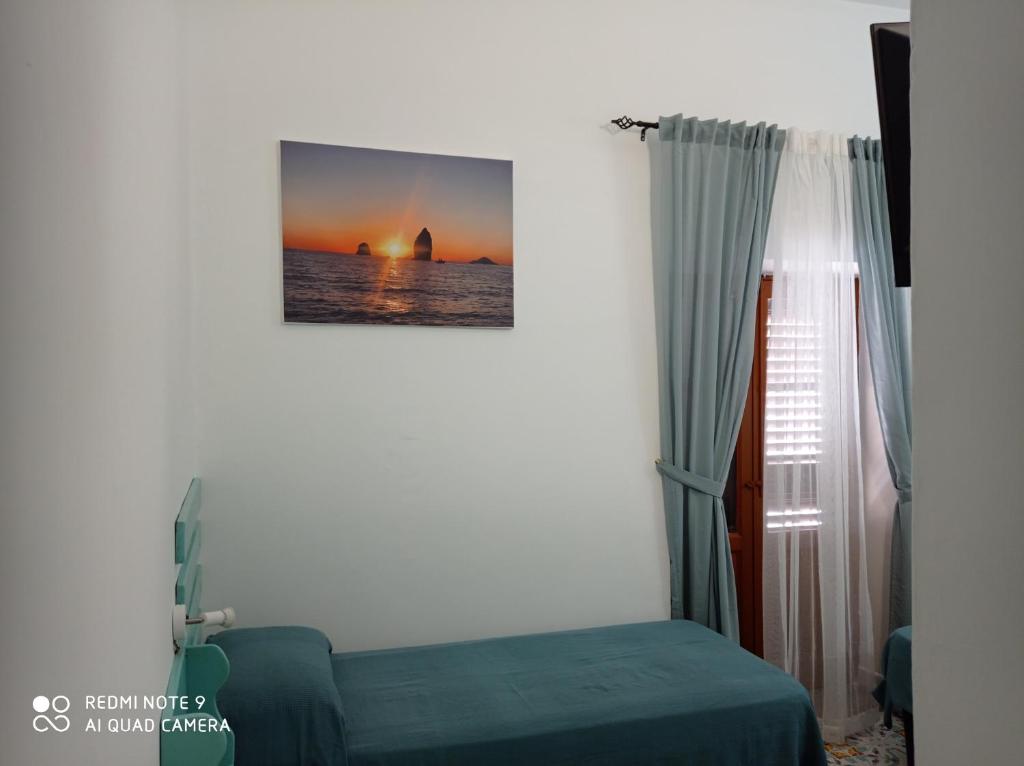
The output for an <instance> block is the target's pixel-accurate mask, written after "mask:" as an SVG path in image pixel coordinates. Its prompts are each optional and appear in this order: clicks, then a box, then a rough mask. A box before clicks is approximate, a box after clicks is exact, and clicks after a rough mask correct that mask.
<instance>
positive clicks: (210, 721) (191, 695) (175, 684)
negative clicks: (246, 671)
mask: <svg viewBox="0 0 1024 766" xmlns="http://www.w3.org/2000/svg"><path fill="white" fill-rule="evenodd" d="M201 504H202V486H201V484H200V481H199V479H198V478H196V479H193V480H192V484H191V485H190V486H189V488H188V493H187V494H186V495H185V501H184V502H183V503H182V504H181V510H180V511H179V512H178V518H177V519H176V520H175V522H174V562H175V563H176V564H178V578H177V581H176V582H175V585H174V603H175V604H177V605H183V606H184V607H185V609H186V613H187V614H188V615H189V616H192V615H198V614H199V613H200V612H201V611H202V610H201V608H200V607H201V602H202V593H203V568H202V566H201V565H200V564H199V551H200V548H201V545H202V523H201V522H200V521H199V510H200V506H201ZM202 631H203V626H202V625H199V624H196V625H189V626H187V627H186V629H185V634H184V639H183V640H181V641H178V642H176V646H175V654H174V660H173V661H172V662H171V677H170V679H169V680H168V682H167V696H168V697H176V698H177V699H178V704H176V705H174V706H173V707H171V706H168V708H167V709H166V710H165V711H164V713H163V716H162V718H161V721H160V766H232V765H233V764H234V760H235V737H234V734H232V732H231V731H230V730H227V729H226V728H225V726H224V724H223V719H222V718H221V715H220V712H219V711H218V710H217V691H218V690H219V689H220V687H221V686H223V685H224V682H225V681H226V680H227V678H228V670H229V668H228V659H227V657H225V656H224V652H223V651H221V649H220V647H218V646H213V645H212V644H204V643H203V635H202ZM200 698H201V699H202V707H197V705H198V703H199V700H200Z"/></svg>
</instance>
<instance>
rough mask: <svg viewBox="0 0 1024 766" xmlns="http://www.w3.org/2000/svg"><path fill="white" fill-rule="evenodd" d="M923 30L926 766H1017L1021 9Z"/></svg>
mask: <svg viewBox="0 0 1024 766" xmlns="http://www.w3.org/2000/svg"><path fill="white" fill-rule="evenodd" d="M913 13H914V26H913V31H912V45H913V54H912V63H911V69H912V80H911V133H912V136H911V138H912V145H913V168H912V190H913V191H912V222H913V230H912V242H911V252H912V258H913V279H914V307H913V312H914V315H913V321H914V520H913V524H914V560H913V579H914V616H913V619H914V713H915V719H916V722H917V733H918V752H919V756H918V762H919V763H922V764H928V766H943V765H944V764H950V766H953V765H956V766H959V765H960V764H964V763H1000V762H1002V763H1009V762H1013V761H1019V758H1020V742H1019V740H1020V722H1021V712H1020V701H1021V689H1022V688H1024V638H1022V636H1024V614H1022V611H1021V605H1022V603H1024V599H1022V597H1021V583H1022V582H1024V555H1021V550H1020V546H1021V541H1024V503H1022V501H1021V492H1020V486H1019V477H1020V474H1021V455H1022V452H1024V406H1022V405H1021V383H1020V381H1021V376H1022V374H1024V343H1022V338H1024V302H1022V300H1021V286H1022V285H1024V248H1022V247H1021V181H1022V179H1024V154H1022V152H1021V151H1020V147H1019V146H1018V143H1019V135H1020V130H1019V126H1020V125H1021V124H1022V123H1024V98H1022V95H1024V93H1022V86H1021V83H1022V82H1024V48H1022V47H1021V40H1022V39H1024V7H1022V6H1021V4H1020V2H1018V0H990V2H986V3H970V4H965V3H961V2H958V0H920V1H918V2H915V4H914V10H913ZM953 731H955V732H956V735H955V736H951V735H950V732H953Z"/></svg>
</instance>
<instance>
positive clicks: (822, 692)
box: [764, 130, 877, 742]
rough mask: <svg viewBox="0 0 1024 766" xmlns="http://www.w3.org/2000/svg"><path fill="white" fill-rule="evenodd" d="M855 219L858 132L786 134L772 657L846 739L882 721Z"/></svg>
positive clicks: (776, 323)
mask: <svg viewBox="0 0 1024 766" xmlns="http://www.w3.org/2000/svg"><path fill="white" fill-rule="evenodd" d="M851 215H852V213H851V198H850V164H849V156H848V150H847V141H846V139H845V138H842V137H840V136H833V135H826V134H805V133H801V132H799V131H797V130H789V131H787V138H786V146H785V150H784V151H783V153H782V156H781V159H780V164H779V179H778V186H777V187H776V191H775V201H774V203H773V205H772V217H771V224H770V228H769V231H768V244H767V249H766V251H765V262H766V268H770V269H771V271H772V274H773V280H772V297H771V306H770V310H769V328H768V334H769V337H768V354H767V366H768V381H767V383H768V390H767V397H766V408H765V417H766V420H765V467H764V509H765V525H766V528H765V534H764V651H765V658H766V659H768V660H769V661H770V662H773V663H775V664H776V665H778V666H779V667H781V668H783V669H784V670H786V671H787V672H789V673H791V674H793V675H794V676H796V677H797V678H798V679H799V680H800V681H801V682H802V683H803V684H804V685H805V686H806V687H807V689H808V690H809V691H810V693H811V697H812V699H813V701H814V706H815V709H816V710H817V712H818V717H819V719H820V720H821V724H822V734H823V735H824V737H825V739H826V740H828V741H833V742H836V741H842V740H843V739H844V738H845V737H846V736H847V735H848V734H852V733H854V732H856V731H858V730H860V729H862V728H864V727H865V726H867V725H870V724H871V723H872V722H873V720H874V719H875V718H876V717H877V712H876V705H875V704H874V702H873V700H872V699H871V697H870V690H871V689H872V687H873V686H874V681H875V678H876V674H875V658H874V645H873V628H872V621H871V604H870V602H869V592H868V580H867V571H866V556H865V547H864V504H863V479H862V473H861V463H860V454H861V451H860V416H859V403H858V376H857V304H856V301H857V299H856V288H855V281H856V259H855V256H854V251H853V234H852V228H851Z"/></svg>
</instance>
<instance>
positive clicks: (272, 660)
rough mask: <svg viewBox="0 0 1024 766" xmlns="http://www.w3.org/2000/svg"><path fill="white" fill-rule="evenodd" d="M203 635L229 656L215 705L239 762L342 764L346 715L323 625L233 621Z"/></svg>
mask: <svg viewBox="0 0 1024 766" xmlns="http://www.w3.org/2000/svg"><path fill="white" fill-rule="evenodd" d="M207 643H208V644H214V645H216V646H219V647H220V648H221V649H222V650H223V651H224V654H225V655H227V658H228V662H230V663H231V674H230V676H229V677H228V680H227V683H225V684H224V686H223V687H221V689H220V691H219V692H218V693H217V706H218V707H219V709H220V711H221V714H222V715H223V716H224V718H225V719H226V720H227V722H228V725H229V726H231V728H232V730H233V731H234V733H235V763H236V764H237V765H238V766H298V764H302V766H345V764H346V756H345V717H344V711H343V709H342V706H341V697H340V696H338V688H337V687H336V686H335V685H334V678H333V674H332V672H331V642H330V641H328V640H327V637H326V636H325V635H324V634H323V633H321V632H320V631H318V630H313V629H312V628H302V627H280V628H232V629H230V630H225V631H223V632H222V633H218V634H216V635H213V636H210V638H208V639H207Z"/></svg>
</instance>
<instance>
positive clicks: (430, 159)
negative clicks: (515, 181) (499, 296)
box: [281, 141, 512, 266]
mask: <svg viewBox="0 0 1024 766" xmlns="http://www.w3.org/2000/svg"><path fill="white" fill-rule="evenodd" d="M281 160H282V164H281V186H282V189H281V191H282V224H283V243H282V244H283V246H284V248H285V249H289V250H311V251H319V252H335V253H355V252H356V250H357V249H358V247H359V243H360V242H366V243H367V244H369V246H370V251H371V253H372V254H373V255H375V256H391V257H397V258H409V257H411V256H412V249H413V241H414V240H415V239H416V236H417V235H418V234H419V233H420V230H421V229H423V228H424V227H426V228H427V229H428V230H429V231H430V235H431V239H432V240H433V258H434V259H435V260H438V259H443V260H446V261H452V262H459V261H463V262H466V261H472V260H476V259H477V258H490V259H491V260H492V261H494V262H495V263H500V264H504V265H509V266H510V265H512V167H511V165H512V164H511V163H510V162H508V161H505V160H486V159H479V158H472V157H451V156H446V155H434V154H416V153H410V152H392V151H381V150H373V149H361V148H356V147H337V146H325V145H322V144H304V143H297V142H290V141H285V142H282V147H281Z"/></svg>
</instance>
